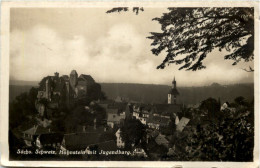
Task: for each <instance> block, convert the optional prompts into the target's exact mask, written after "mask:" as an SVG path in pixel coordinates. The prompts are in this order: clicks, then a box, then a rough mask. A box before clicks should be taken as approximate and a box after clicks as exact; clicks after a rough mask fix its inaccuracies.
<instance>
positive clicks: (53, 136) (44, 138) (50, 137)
mask: <svg viewBox="0 0 260 168" xmlns="http://www.w3.org/2000/svg"><path fill="white" fill-rule="evenodd" d="M39 139H40V141H41V144H43V145H44V144H52V143H61V141H62V139H63V135H62V134H59V133H50V134H41V135H39Z"/></svg>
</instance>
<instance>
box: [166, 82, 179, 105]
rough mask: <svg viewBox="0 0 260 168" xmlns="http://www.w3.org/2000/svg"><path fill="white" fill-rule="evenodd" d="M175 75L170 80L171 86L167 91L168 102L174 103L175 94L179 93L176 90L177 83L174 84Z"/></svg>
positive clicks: (175, 101)
mask: <svg viewBox="0 0 260 168" xmlns="http://www.w3.org/2000/svg"><path fill="white" fill-rule="evenodd" d="M176 83H177V82H176V80H175V77H174V79H173V81H172V88H171V89H170V90H169V93H168V104H176V103H177V96H178V95H180V94H179V92H178V90H177V84H176Z"/></svg>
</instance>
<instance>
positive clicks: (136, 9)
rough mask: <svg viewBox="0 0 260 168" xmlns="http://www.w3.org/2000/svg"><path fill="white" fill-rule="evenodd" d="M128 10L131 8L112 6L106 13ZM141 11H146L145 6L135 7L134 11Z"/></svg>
mask: <svg viewBox="0 0 260 168" xmlns="http://www.w3.org/2000/svg"><path fill="white" fill-rule="evenodd" d="M121 11H123V12H126V11H129V8H128V7H118V8H112V9H111V10H108V11H107V12H106V13H113V12H119V13H120V12H121ZM139 11H142V12H143V11H144V8H143V7H133V12H134V13H135V14H136V15H138V14H139Z"/></svg>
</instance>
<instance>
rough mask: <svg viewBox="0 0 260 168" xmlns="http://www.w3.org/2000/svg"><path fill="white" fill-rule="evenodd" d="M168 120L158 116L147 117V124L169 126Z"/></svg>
mask: <svg viewBox="0 0 260 168" xmlns="http://www.w3.org/2000/svg"><path fill="white" fill-rule="evenodd" d="M169 122H170V119H169V118H165V117H160V116H151V117H149V120H148V123H153V124H160V125H167V124H169Z"/></svg>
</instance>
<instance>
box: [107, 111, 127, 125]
mask: <svg viewBox="0 0 260 168" xmlns="http://www.w3.org/2000/svg"><path fill="white" fill-rule="evenodd" d="M115 111H117V110H115ZM115 111H114V112H113V113H112V112H110V113H108V114H107V125H108V126H109V127H111V128H114V126H115V125H119V124H120V123H122V122H123V120H124V119H125V112H123V113H120V114H118V113H117V112H116V113H115Z"/></svg>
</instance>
